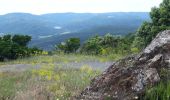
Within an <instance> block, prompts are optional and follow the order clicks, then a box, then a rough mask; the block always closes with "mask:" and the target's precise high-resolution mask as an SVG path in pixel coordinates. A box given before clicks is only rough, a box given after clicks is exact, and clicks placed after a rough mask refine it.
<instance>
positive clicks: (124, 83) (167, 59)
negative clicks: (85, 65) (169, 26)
mask: <svg viewBox="0 0 170 100" xmlns="http://www.w3.org/2000/svg"><path fill="white" fill-rule="evenodd" d="M169 63H170V30H166V31H163V32H161V33H159V34H158V35H157V36H156V38H155V39H154V40H153V41H152V42H151V44H150V45H148V46H147V47H146V48H145V49H144V50H143V51H142V52H141V53H139V54H138V55H133V56H129V57H126V58H124V59H121V60H119V61H117V62H115V63H114V64H113V65H111V66H110V67H109V68H108V69H106V70H105V71H104V72H103V73H102V74H101V75H99V76H97V77H95V78H94V79H92V81H91V84H90V86H88V87H87V88H85V90H83V91H82V92H81V94H80V95H78V96H76V97H75V98H76V99H78V100H80V99H81V100H135V99H139V96H140V95H142V94H143V93H144V91H145V90H146V87H152V86H154V85H155V84H156V83H158V82H160V80H162V79H166V77H165V76H161V70H162V69H165V70H167V71H168V69H170V64H169Z"/></svg>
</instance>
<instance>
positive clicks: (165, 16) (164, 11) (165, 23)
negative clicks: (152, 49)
mask: <svg viewBox="0 0 170 100" xmlns="http://www.w3.org/2000/svg"><path fill="white" fill-rule="evenodd" d="M169 12H170V1H169V0H163V2H162V3H161V4H160V6H159V8H157V7H153V8H152V10H151V12H150V17H151V22H144V23H143V24H142V26H141V27H140V28H139V30H138V32H137V35H138V37H140V38H142V39H141V40H142V42H143V43H144V44H143V47H146V46H147V45H148V44H149V43H150V42H151V41H152V39H153V38H154V37H155V36H156V35H157V34H158V33H159V32H160V31H163V30H166V29H170V13H169ZM138 37H137V38H138Z"/></svg>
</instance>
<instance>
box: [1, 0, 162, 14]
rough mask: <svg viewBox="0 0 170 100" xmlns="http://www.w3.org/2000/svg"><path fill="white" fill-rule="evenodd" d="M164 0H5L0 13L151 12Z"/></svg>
mask: <svg viewBox="0 0 170 100" xmlns="http://www.w3.org/2000/svg"><path fill="white" fill-rule="evenodd" d="M161 2H162V0H154V1H150V0H126V1H125V0H119V1H118V0H108V1H105V0H100V1H99V0H70V1H68V0H62V1H61V0H48V1H47V0H12V1H11V0H3V1H0V15H4V14H8V13H30V14H35V15H42V14H48V13H113V12H149V11H150V10H151V8H152V7H154V6H159V4H160V3H161Z"/></svg>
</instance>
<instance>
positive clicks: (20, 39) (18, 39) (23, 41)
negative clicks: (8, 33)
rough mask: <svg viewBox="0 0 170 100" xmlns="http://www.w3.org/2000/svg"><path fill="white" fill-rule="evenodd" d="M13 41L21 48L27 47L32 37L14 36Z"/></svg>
mask: <svg viewBox="0 0 170 100" xmlns="http://www.w3.org/2000/svg"><path fill="white" fill-rule="evenodd" d="M12 41H13V42H15V43H17V44H18V45H20V46H24V47H25V46H27V44H28V42H29V41H31V37H30V36H28V35H14V36H13V37H12Z"/></svg>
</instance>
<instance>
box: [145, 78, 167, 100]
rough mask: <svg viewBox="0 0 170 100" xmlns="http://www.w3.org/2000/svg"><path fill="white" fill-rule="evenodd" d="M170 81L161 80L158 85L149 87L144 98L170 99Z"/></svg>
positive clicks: (151, 99)
mask: <svg viewBox="0 0 170 100" xmlns="http://www.w3.org/2000/svg"><path fill="white" fill-rule="evenodd" d="M169 99H170V81H167V82H166V83H165V82H160V83H159V84H158V85H157V86H155V87H152V88H151V89H148V90H147V91H146V93H145V97H144V98H143V100H169Z"/></svg>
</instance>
